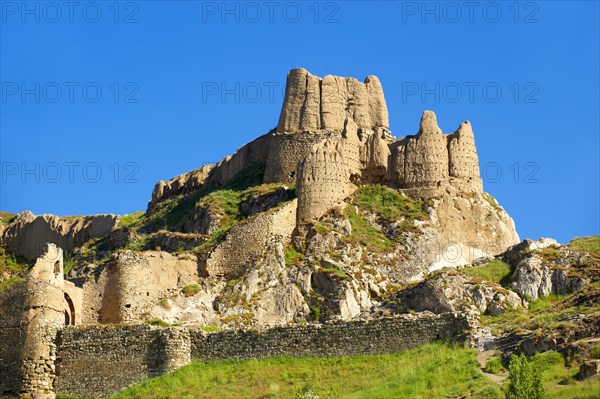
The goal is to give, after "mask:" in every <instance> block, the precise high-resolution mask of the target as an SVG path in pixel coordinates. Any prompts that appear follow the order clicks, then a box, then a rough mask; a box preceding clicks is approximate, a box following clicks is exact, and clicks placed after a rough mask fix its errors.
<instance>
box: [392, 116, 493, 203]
mask: <svg viewBox="0 0 600 399" xmlns="http://www.w3.org/2000/svg"><path fill="white" fill-rule="evenodd" d="M392 147H393V148H394V150H393V151H394V157H393V161H392V163H391V165H390V166H391V175H392V177H393V179H394V181H395V182H396V184H398V186H399V187H400V188H406V189H433V190H437V191H435V192H436V193H437V194H439V190H440V189H443V188H444V187H445V186H447V185H452V186H454V187H455V188H457V189H459V190H461V191H482V190H483V186H482V183H481V177H480V175H479V160H478V157H477V150H476V149H475V139H474V136H473V131H472V129H471V124H470V123H469V122H464V123H462V124H461V125H460V127H459V129H458V130H457V131H456V132H454V133H453V134H450V135H444V134H442V131H441V130H440V128H439V127H438V125H437V118H436V116H435V114H434V113H433V112H432V111H424V112H423V116H422V117H421V123H420V128H419V132H418V133H417V135H416V136H407V137H405V138H403V139H400V140H399V141H398V142H397V143H395V144H393V145H392ZM432 192H433V191H432ZM420 193H421V194H424V193H425V191H420Z"/></svg>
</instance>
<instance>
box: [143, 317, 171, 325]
mask: <svg viewBox="0 0 600 399" xmlns="http://www.w3.org/2000/svg"><path fill="white" fill-rule="evenodd" d="M146 323H148V324H150V325H152V326H159V327H169V326H170V324H169V323H167V322H166V321H164V320H163V319H159V318H158V317H154V318H152V319H149V320H146Z"/></svg>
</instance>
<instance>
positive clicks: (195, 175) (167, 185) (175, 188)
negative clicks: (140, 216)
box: [148, 164, 215, 211]
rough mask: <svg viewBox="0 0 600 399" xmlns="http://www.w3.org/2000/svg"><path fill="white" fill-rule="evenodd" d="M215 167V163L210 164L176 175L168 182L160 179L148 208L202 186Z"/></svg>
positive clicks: (151, 208)
mask: <svg viewBox="0 0 600 399" xmlns="http://www.w3.org/2000/svg"><path fill="white" fill-rule="evenodd" d="M214 167H215V165H213V164H208V165H204V166H202V167H201V168H199V169H196V170H192V171H191V172H187V173H184V174H182V175H179V176H175V177H174V178H172V179H171V180H169V181H167V182H164V181H162V180H159V181H158V183H156V185H155V186H154V189H153V190H152V198H151V199H150V202H149V203H148V210H149V211H151V210H153V209H154V208H155V207H156V205H157V204H158V203H159V202H160V201H163V200H165V199H167V198H171V197H174V196H177V195H181V194H188V193H190V192H193V191H195V190H198V189H200V188H202V187H203V186H204V183H205V182H206V179H207V178H208V176H209V174H210V172H211V170H212V169H213V168H214Z"/></svg>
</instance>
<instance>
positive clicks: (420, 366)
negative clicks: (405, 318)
mask: <svg viewBox="0 0 600 399" xmlns="http://www.w3.org/2000/svg"><path fill="white" fill-rule="evenodd" d="M306 384H310V385H311V386H312V387H313V390H314V392H316V393H317V394H319V396H320V397H321V398H413V399H417V398H427V399H429V398H441V397H450V398H455V397H460V396H463V395H468V394H472V393H475V394H476V395H475V396H473V397H477V398H500V397H501V394H500V390H499V388H498V387H497V386H495V385H494V384H493V383H492V382H491V381H489V380H488V379H487V378H486V377H485V376H484V375H483V374H482V373H481V372H480V371H479V369H478V365H477V362H476V360H475V352H474V351H472V350H468V349H464V348H452V347H449V346H447V345H443V344H434V345H425V346H422V347H420V348H417V349H413V350H410V351H406V352H403V353H400V354H394V355H381V356H357V357H346V358H329V359H324V358H316V359H294V358H274V359H262V360H248V361H242V362H235V361H224V362H209V363H205V362H194V363H193V364H191V365H189V366H187V367H184V368H182V369H180V370H178V371H176V372H174V373H172V374H169V375H167V376H163V377H160V378H156V379H152V380H148V381H146V382H144V383H142V384H140V385H138V386H135V387H132V388H129V389H127V390H126V391H124V392H123V393H121V394H119V395H117V396H114V399H117V398H118V399H125V398H223V399H224V398H291V397H293V395H294V392H295V391H297V390H298V389H301V388H302V387H304V386H305V385H306Z"/></svg>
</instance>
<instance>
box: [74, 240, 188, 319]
mask: <svg viewBox="0 0 600 399" xmlns="http://www.w3.org/2000/svg"><path fill="white" fill-rule="evenodd" d="M197 280H198V263H197V259H196V257H195V256H194V255H190V254H182V255H178V256H173V255H171V254H169V253H167V252H161V251H146V252H141V253H136V252H132V251H123V252H120V253H118V254H117V255H115V257H114V258H113V259H111V261H110V262H109V264H108V269H107V271H106V276H105V277H104V278H102V279H101V280H100V281H99V283H101V284H102V286H99V287H98V286H96V285H95V284H93V283H92V284H87V285H84V296H85V297H86V298H87V297H90V296H91V295H90V294H93V293H96V292H98V293H99V295H101V296H102V301H101V303H99V301H96V302H95V303H93V306H94V308H98V307H100V309H97V310H96V312H98V313H99V318H100V320H101V321H102V323H121V322H136V321H139V320H140V317H141V316H142V315H143V314H144V313H145V312H147V311H148V310H149V309H150V308H151V307H152V306H153V305H154V304H155V303H156V302H158V301H159V300H160V299H163V298H166V297H168V296H170V295H172V294H173V293H176V292H177V291H178V289H179V288H180V287H183V286H184V285H186V284H191V283H195V282H197ZM87 317H90V316H89V315H88V316H87Z"/></svg>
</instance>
